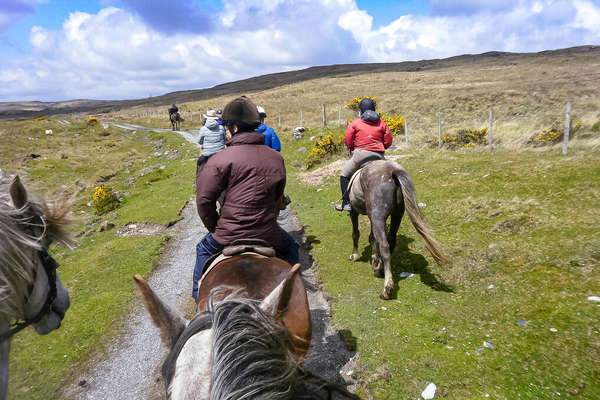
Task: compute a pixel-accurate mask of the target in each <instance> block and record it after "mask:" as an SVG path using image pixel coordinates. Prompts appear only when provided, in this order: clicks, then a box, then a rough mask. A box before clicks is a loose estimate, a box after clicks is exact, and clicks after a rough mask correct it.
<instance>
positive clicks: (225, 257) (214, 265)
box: [198, 251, 268, 291]
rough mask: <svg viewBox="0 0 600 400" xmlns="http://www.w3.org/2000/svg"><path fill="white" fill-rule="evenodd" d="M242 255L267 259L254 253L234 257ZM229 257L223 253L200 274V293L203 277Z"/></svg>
mask: <svg viewBox="0 0 600 400" xmlns="http://www.w3.org/2000/svg"><path fill="white" fill-rule="evenodd" d="M243 254H252V255H255V256H259V257H261V258H268V257H266V256H263V255H262V254H258V253H254V252H252V251H246V252H244V253H239V254H236V256H238V255H243ZM231 257H233V256H226V255H223V253H221V254H219V255H218V256H217V257H216V258H215V259H214V260H212V262H211V263H210V265H209V266H208V268H206V271H204V273H203V274H202V277H200V280H199V281H198V291H200V287H202V281H203V280H204V277H205V276H207V275H208V274H209V273H210V271H212V270H213V269H214V268H215V267H216V265H217V264H218V263H220V262H221V261H223V260H225V259H227V258H231Z"/></svg>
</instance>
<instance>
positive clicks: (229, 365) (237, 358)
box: [163, 293, 358, 400]
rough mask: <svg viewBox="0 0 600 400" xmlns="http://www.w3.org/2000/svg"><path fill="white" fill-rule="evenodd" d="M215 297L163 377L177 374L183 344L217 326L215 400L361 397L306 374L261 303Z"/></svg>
mask: <svg viewBox="0 0 600 400" xmlns="http://www.w3.org/2000/svg"><path fill="white" fill-rule="evenodd" d="M212 294H213V293H211V296H210V297H209V299H208V304H207V311H204V312H202V313H200V314H197V315H196V317H194V319H193V320H192V321H190V323H189V325H188V327H187V328H186V330H185V331H184V332H183V333H182V337H181V338H180V340H178V342H177V344H176V345H175V346H174V348H173V349H172V352H171V354H169V356H168V357H167V360H166V361H165V364H164V365H163V376H164V375H169V374H171V376H172V373H173V372H174V371H173V368H174V365H175V361H176V358H177V356H178V354H179V351H181V348H182V347H183V344H184V343H180V342H185V341H187V339H189V338H190V337H191V336H193V335H194V334H195V333H198V332H199V331H201V330H203V329H209V328H211V327H212V329H213V349H212V376H211V382H210V399H211V400H233V399H246V398H248V399H250V398H251V399H256V400H272V399H274V400H295V399H330V398H331V393H333V392H335V393H337V394H340V395H341V396H342V397H340V396H337V397H336V398H349V399H358V397H357V396H356V395H354V394H352V393H350V392H348V391H347V390H346V389H345V388H343V387H341V386H339V385H335V384H330V383H328V382H326V381H325V380H323V379H322V378H319V377H317V376H315V375H312V374H311V373H308V372H306V371H304V370H302V368H300V367H299V365H298V359H297V356H296V354H295V352H294V344H293V342H292V338H291V335H290V333H289V332H288V330H287V328H286V327H285V326H283V324H281V323H279V322H277V321H276V320H275V319H274V318H273V317H272V316H270V315H268V314H266V313H265V312H264V311H263V310H262V309H261V308H260V307H259V302H258V301H256V300H253V299H247V298H232V297H229V298H228V299H226V300H224V301H220V302H216V301H214V300H213V296H212ZM186 331H187V332H186ZM173 353H175V354H173Z"/></svg>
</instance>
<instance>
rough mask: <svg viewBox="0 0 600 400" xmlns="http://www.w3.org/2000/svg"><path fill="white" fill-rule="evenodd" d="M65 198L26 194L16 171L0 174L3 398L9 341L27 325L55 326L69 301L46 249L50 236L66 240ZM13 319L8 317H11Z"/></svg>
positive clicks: (2, 395)
mask: <svg viewBox="0 0 600 400" xmlns="http://www.w3.org/2000/svg"><path fill="white" fill-rule="evenodd" d="M67 222H68V211H67V203H66V202H55V203H54V206H53V207H50V206H49V205H48V204H46V203H45V202H37V201H34V200H32V199H30V198H29V196H28V194H27V191H26V190H25V187H24V186H23V185H22V184H21V181H20V179H19V177H18V176H17V177H15V178H14V179H13V180H12V182H8V181H7V180H6V179H3V178H0V298H1V299H2V301H1V302H0V399H1V400H4V399H5V398H6V391H7V386H8V375H9V374H8V370H9V365H8V364H9V352H10V341H11V338H12V336H13V335H14V334H16V333H17V332H19V331H20V330H22V329H24V328H25V327H27V326H29V325H31V326H33V328H34V329H35V331H36V332H37V333H38V334H40V335H46V334H48V333H50V332H51V331H53V330H55V329H57V328H58V327H59V326H60V324H61V321H62V319H63V317H64V316H65V313H66V312H67V309H68V308H69V305H70V299H69V293H68V292H67V290H66V289H65V287H64V286H63V284H62V283H61V281H60V278H59V277H58V274H57V273H56V268H57V267H58V264H57V263H56V261H54V259H53V258H52V257H51V256H50V254H48V246H50V244H51V243H53V242H58V243H62V244H64V245H67V246H68V245H70V239H69V235H68V234H67V232H66V231H65V230H64V229H63V228H64V226H65V225H66V224H67ZM11 322H12V323H11Z"/></svg>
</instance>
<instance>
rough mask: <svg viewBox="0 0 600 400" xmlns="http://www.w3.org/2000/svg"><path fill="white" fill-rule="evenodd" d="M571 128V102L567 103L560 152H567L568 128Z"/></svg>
mask: <svg viewBox="0 0 600 400" xmlns="http://www.w3.org/2000/svg"><path fill="white" fill-rule="evenodd" d="M570 129H571V102H568V103H567V114H566V115H565V134H564V135H563V148H562V153H563V154H567V150H568V148H569V130H570Z"/></svg>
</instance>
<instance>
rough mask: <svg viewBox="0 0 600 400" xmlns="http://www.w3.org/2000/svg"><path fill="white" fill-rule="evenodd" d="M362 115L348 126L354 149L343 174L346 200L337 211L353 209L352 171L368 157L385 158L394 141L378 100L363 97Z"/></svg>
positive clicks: (374, 158) (368, 159) (342, 187)
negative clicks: (382, 115) (351, 201)
mask: <svg viewBox="0 0 600 400" xmlns="http://www.w3.org/2000/svg"><path fill="white" fill-rule="evenodd" d="M358 109H359V112H360V118H358V119H355V120H354V121H352V123H350V125H349V126H348V129H347V130H346V138H345V142H346V146H347V147H348V148H349V149H350V151H351V152H352V157H351V158H350V161H348V162H347V163H346V165H345V166H344V169H343V170H342V175H341V176H340V187H341V189H342V202H341V203H339V204H336V205H335V209H336V210H337V211H342V210H345V211H351V210H352V208H351V207H350V198H349V193H348V183H349V182H350V178H351V177H352V175H353V174H354V173H355V172H356V171H357V170H358V169H359V168H360V167H361V165H362V164H363V163H365V162H367V161H372V160H381V159H383V154H384V153H385V149H387V148H388V147H390V146H391V145H392V134H391V133H390V129H389V128H388V126H387V124H386V123H385V122H384V121H382V120H381V118H380V117H379V114H378V113H377V112H376V111H375V102H374V101H373V100H371V99H369V98H365V99H362V100H361V101H360V104H359V106H358Z"/></svg>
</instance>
